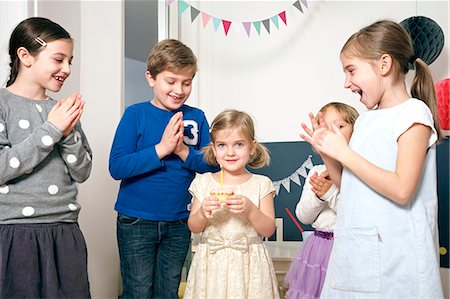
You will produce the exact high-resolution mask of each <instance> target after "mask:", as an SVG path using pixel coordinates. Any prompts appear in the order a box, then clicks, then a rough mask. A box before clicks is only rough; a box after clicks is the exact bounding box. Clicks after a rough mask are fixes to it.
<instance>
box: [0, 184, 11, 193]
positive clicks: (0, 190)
mask: <svg viewBox="0 0 450 299" xmlns="http://www.w3.org/2000/svg"><path fill="white" fill-rule="evenodd" d="M8 193H9V187H8V185H2V186H0V194H8Z"/></svg>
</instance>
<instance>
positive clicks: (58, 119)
mask: <svg viewBox="0 0 450 299" xmlns="http://www.w3.org/2000/svg"><path fill="white" fill-rule="evenodd" d="M83 108H84V101H83V99H82V98H81V95H80V94H79V93H74V94H72V95H71V96H70V97H69V98H67V99H61V100H59V101H58V102H57V103H56V104H55V105H54V106H53V108H52V109H51V110H50V112H49V113H48V117H47V120H48V121H49V122H51V123H52V124H53V125H54V126H55V127H56V128H58V130H60V131H61V132H63V135H64V136H67V135H69V134H70V132H71V131H72V129H73V128H74V127H75V125H76V124H77V122H78V121H79V119H80V117H81V115H82V114H83Z"/></svg>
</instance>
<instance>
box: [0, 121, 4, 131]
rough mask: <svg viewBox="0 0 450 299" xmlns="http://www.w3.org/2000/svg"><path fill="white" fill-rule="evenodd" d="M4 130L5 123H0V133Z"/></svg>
mask: <svg viewBox="0 0 450 299" xmlns="http://www.w3.org/2000/svg"><path fill="white" fill-rule="evenodd" d="M3 131H5V125H4V124H2V123H0V133H1V132H3Z"/></svg>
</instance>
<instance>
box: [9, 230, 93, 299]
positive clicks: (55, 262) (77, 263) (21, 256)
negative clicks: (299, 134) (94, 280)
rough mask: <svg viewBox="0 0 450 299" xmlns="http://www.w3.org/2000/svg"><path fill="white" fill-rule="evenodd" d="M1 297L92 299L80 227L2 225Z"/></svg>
mask: <svg viewBox="0 0 450 299" xmlns="http://www.w3.org/2000/svg"><path fill="white" fill-rule="evenodd" d="M0 298H90V292H89V281H88V274H87V250H86V242H85V240H84V237H83V234H82V233H81V231H80V228H79V226H78V224H77V223H51V224H2V225H0Z"/></svg>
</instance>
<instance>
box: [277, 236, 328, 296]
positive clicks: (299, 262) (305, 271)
mask: <svg viewBox="0 0 450 299" xmlns="http://www.w3.org/2000/svg"><path fill="white" fill-rule="evenodd" d="M332 247H333V238H332V233H326V232H321V231H316V232H314V234H313V235H311V236H310V237H308V238H307V239H306V241H305V243H304V244H303V247H302V248H300V249H299V250H298V252H297V255H296V256H295V258H294V259H293V260H292V263H291V266H290V268H289V271H288V272H287V274H286V276H285V278H284V284H283V286H284V287H285V288H287V289H288V291H287V292H286V298H288V299H316V298H319V297H320V292H321V291H322V287H323V283H324V281H325V274H326V272H327V267H328V260H329V259H330V254H331V248H332Z"/></svg>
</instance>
